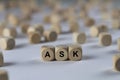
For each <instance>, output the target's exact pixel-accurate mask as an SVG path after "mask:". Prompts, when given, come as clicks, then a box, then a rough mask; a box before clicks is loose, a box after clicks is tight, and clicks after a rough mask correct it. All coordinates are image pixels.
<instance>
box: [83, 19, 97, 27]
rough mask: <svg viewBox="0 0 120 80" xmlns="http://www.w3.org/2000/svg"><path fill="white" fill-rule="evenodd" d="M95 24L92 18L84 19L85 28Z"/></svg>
mask: <svg viewBox="0 0 120 80" xmlns="http://www.w3.org/2000/svg"><path fill="white" fill-rule="evenodd" d="M94 24H95V20H94V19H92V18H89V17H88V18H86V19H85V25H86V27H92V26H93V25H94Z"/></svg>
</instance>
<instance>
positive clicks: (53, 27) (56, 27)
mask: <svg viewBox="0 0 120 80" xmlns="http://www.w3.org/2000/svg"><path fill="white" fill-rule="evenodd" d="M51 30H53V31H56V33H57V34H61V33H62V29H61V25H60V24H53V25H52V26H51Z"/></svg>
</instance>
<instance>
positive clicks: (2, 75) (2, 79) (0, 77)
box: [0, 70, 8, 80]
mask: <svg viewBox="0 0 120 80" xmlns="http://www.w3.org/2000/svg"><path fill="white" fill-rule="evenodd" d="M0 80H8V73H7V72H6V71H5V70H0Z"/></svg>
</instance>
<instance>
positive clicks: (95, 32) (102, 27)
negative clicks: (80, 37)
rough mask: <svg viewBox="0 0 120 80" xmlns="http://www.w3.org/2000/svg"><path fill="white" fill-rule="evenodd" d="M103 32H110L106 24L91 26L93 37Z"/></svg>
mask: <svg viewBox="0 0 120 80" xmlns="http://www.w3.org/2000/svg"><path fill="white" fill-rule="evenodd" d="M102 32H108V28H107V26H105V25H100V26H92V27H91V28H90V35H91V36H92V37H98V36H99V34H100V33H102Z"/></svg>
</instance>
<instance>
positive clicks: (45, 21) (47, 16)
mask: <svg viewBox="0 0 120 80" xmlns="http://www.w3.org/2000/svg"><path fill="white" fill-rule="evenodd" d="M43 21H44V23H50V22H51V21H50V15H46V16H45V17H44V19H43Z"/></svg>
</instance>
